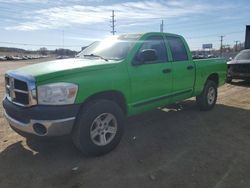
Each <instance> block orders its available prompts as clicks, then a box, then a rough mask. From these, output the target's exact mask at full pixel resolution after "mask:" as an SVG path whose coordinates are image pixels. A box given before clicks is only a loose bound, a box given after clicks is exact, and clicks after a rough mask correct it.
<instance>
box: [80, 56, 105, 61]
mask: <svg viewBox="0 0 250 188" xmlns="http://www.w3.org/2000/svg"><path fill="white" fill-rule="evenodd" d="M83 56H84V57H99V58H100V59H103V60H104V61H109V60H108V59H106V58H104V57H102V56H100V55H96V54H87V55H83Z"/></svg>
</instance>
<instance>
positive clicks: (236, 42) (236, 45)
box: [234, 40, 240, 52]
mask: <svg viewBox="0 0 250 188" xmlns="http://www.w3.org/2000/svg"><path fill="white" fill-rule="evenodd" d="M234 42H235V51H236V52H237V51H238V43H239V42H240V41H238V40H236V41H234Z"/></svg>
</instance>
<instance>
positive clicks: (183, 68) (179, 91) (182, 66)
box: [166, 35, 195, 101]
mask: <svg viewBox="0 0 250 188" xmlns="http://www.w3.org/2000/svg"><path fill="white" fill-rule="evenodd" d="M166 38H167V44H168V45H169V48H170V52H171V56H172V57H171V60H172V70H173V95H172V96H173V100H174V101H178V100H182V99H185V98H189V97H191V95H192V92H193V87H194V81H195V67H194V62H193V60H192V57H191V55H190V53H189V48H188V46H187V44H186V42H184V39H183V38H182V37H179V36H168V35H167V36H166Z"/></svg>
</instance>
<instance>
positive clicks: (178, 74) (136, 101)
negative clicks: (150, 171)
mask: <svg viewBox="0 0 250 188" xmlns="http://www.w3.org/2000/svg"><path fill="white" fill-rule="evenodd" d="M226 67H227V66H226V62H225V60H223V59H219V58H214V59H202V60H193V59H192V55H191V53H190V50H189V47H188V45H187V43H186V41H185V40H184V38H183V37H182V36H180V35H176V34H169V33H158V32H151V33H145V34H123V35H117V36H113V37H109V38H107V39H104V40H103V41H100V42H94V43H93V44H91V45H90V46H88V47H87V48H86V49H84V50H83V51H82V52H81V53H80V54H79V55H77V57H76V58H72V59H66V60H55V61H50V62H45V63H40V64H33V65H29V66H26V67H22V68H19V69H17V70H13V71H8V72H7V73H6V75H5V82H6V84H5V86H6V97H5V99H4V100H3V107H4V109H5V112H4V113H5V116H6V118H7V120H8V121H9V124H10V126H11V127H12V128H13V129H14V130H15V131H16V132H18V133H19V134H20V135H23V136H25V137H30V136H32V137H34V136H35V137H51V136H60V135H67V134H71V136H72V140H73V142H74V144H75V145H76V147H77V148H78V149H80V151H82V152H83V153H84V154H87V155H101V154H105V153H107V152H109V151H111V150H112V149H114V147H115V146H117V145H118V143H119V141H120V140H121V137H122V134H123V132H124V129H123V128H124V118H125V117H126V116H131V115H136V114H139V113H142V112H145V111H148V110H151V109H154V108H158V107H162V106H165V105H168V104H172V103H175V102H177V101H182V100H185V99H188V98H190V97H196V101H197V104H198V106H199V108H200V109H201V110H210V109H212V108H213V107H214V105H215V103H216V99H217V88H218V87H219V86H221V85H222V84H224V83H225V79H226Z"/></svg>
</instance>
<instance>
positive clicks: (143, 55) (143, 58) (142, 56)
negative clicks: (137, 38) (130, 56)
mask: <svg viewBox="0 0 250 188" xmlns="http://www.w3.org/2000/svg"><path fill="white" fill-rule="evenodd" d="M157 59H158V57H157V55H156V50H154V49H145V50H142V51H141V52H140V53H139V54H138V55H137V56H136V58H135V62H133V64H134V65H141V64H143V63H145V62H149V61H155V60H157Z"/></svg>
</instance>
